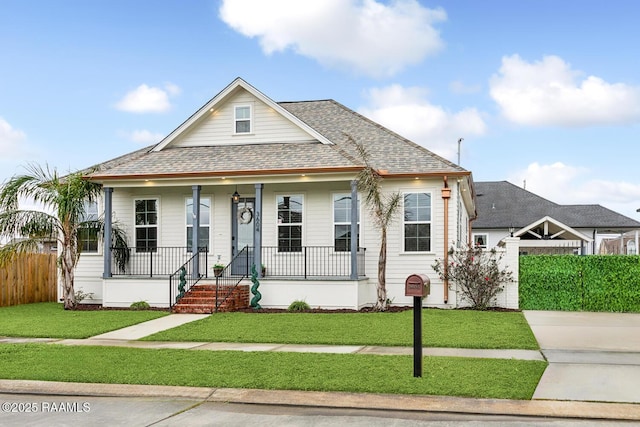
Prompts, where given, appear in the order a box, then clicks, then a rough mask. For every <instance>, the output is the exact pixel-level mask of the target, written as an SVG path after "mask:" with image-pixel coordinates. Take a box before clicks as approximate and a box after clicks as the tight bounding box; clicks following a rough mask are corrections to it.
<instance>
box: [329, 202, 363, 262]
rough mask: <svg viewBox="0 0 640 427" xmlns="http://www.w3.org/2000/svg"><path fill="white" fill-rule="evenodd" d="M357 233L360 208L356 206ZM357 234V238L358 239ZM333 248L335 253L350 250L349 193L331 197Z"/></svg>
mask: <svg viewBox="0 0 640 427" xmlns="http://www.w3.org/2000/svg"><path fill="white" fill-rule="evenodd" d="M356 221H357V222H358V231H359V230H360V207H359V206H358V218H357V219H356ZM359 235H360V233H358V236H356V237H357V238H359ZM333 247H334V250H335V251H336V252H349V251H350V250H351V193H349V194H334V195H333Z"/></svg>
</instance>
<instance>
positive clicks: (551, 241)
mask: <svg viewBox="0 0 640 427" xmlns="http://www.w3.org/2000/svg"><path fill="white" fill-rule="evenodd" d="M475 188H476V204H477V212H478V218H477V219H476V220H474V221H473V223H472V229H473V231H472V238H473V242H474V243H475V244H478V245H481V246H486V247H494V246H496V245H498V244H499V242H500V241H501V240H502V239H503V238H504V237H507V236H511V235H512V236H514V237H520V253H521V254H541V253H545V254H584V255H586V254H596V253H598V250H597V242H598V241H599V240H600V238H599V236H602V235H609V234H620V233H624V232H627V231H631V230H637V229H640V222H638V221H636V220H634V219H631V218H628V217H626V216H624V215H621V214H619V213H617V212H614V211H612V210H610V209H607V208H605V207H602V206H600V205H559V204H556V203H553V202H551V201H549V200H547V199H544V198H542V197H540V196H538V195H536V194H534V193H531V192H530V191H527V190H524V189H522V188H520V187H518V186H517V185H514V184H511V183H509V182H507V181H496V182H476V183H475Z"/></svg>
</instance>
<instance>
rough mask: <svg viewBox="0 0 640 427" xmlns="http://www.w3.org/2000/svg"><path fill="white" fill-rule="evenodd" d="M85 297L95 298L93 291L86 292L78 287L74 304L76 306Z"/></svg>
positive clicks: (74, 294)
mask: <svg viewBox="0 0 640 427" xmlns="http://www.w3.org/2000/svg"><path fill="white" fill-rule="evenodd" d="M85 299H93V292H84V291H83V290H82V289H78V290H77V291H75V292H74V293H73V306H74V307H76V306H77V305H78V304H80V303H81V302H82V301H83V300H85Z"/></svg>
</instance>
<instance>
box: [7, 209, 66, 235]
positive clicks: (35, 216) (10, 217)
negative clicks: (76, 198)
mask: <svg viewBox="0 0 640 427" xmlns="http://www.w3.org/2000/svg"><path fill="white" fill-rule="evenodd" d="M59 231H61V229H60V221H58V218H56V217H55V216H53V215H51V214H49V213H47V212H42V211H33V210H7V211H4V212H0V236H2V237H5V238H9V239H11V238H14V237H25V238H31V237H32V238H36V239H37V238H43V237H52V238H55V237H56V236H57V234H58V232H59Z"/></svg>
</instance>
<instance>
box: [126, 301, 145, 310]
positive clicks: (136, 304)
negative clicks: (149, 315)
mask: <svg viewBox="0 0 640 427" xmlns="http://www.w3.org/2000/svg"><path fill="white" fill-rule="evenodd" d="M129 308H130V309H131V310H148V309H149V308H150V306H149V303H148V302H146V301H136V302H134V303H132V304H131V305H130V306H129Z"/></svg>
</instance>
